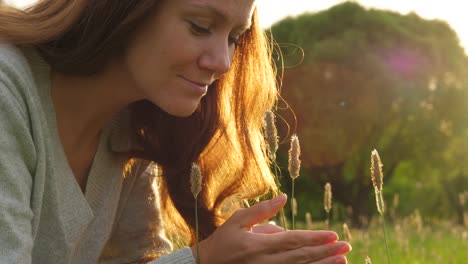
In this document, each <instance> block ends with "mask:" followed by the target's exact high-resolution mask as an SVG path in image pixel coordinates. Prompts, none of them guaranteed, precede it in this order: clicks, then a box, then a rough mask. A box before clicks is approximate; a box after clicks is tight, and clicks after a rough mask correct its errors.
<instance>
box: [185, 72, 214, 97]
mask: <svg viewBox="0 0 468 264" xmlns="http://www.w3.org/2000/svg"><path fill="white" fill-rule="evenodd" d="M179 77H180V78H181V79H182V80H184V81H185V82H186V83H187V84H189V85H188V87H191V88H192V89H191V90H192V91H195V92H196V93H197V95H199V96H200V95H201V96H203V95H205V94H206V93H207V91H208V86H209V85H210V84H211V83H210V82H199V81H193V80H191V79H188V78H185V77H183V76H179Z"/></svg>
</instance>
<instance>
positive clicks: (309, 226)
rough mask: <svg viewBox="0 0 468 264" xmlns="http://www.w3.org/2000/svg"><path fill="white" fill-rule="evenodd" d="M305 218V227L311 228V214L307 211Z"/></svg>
mask: <svg viewBox="0 0 468 264" xmlns="http://www.w3.org/2000/svg"><path fill="white" fill-rule="evenodd" d="M305 220H306V225H307V229H309V230H312V215H311V214H310V213H309V212H307V213H306V214H305Z"/></svg>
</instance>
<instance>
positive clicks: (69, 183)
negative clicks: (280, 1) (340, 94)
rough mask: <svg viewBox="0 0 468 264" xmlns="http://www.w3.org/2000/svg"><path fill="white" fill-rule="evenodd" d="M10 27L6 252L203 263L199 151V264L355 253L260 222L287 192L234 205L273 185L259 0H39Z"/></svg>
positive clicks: (5, 76)
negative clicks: (194, 174)
mask: <svg viewBox="0 0 468 264" xmlns="http://www.w3.org/2000/svg"><path fill="white" fill-rule="evenodd" d="M0 39H2V42H3V44H1V46H0V93H1V94H0V108H1V109H0V110H1V111H0V120H1V122H0V123H1V125H0V142H1V144H0V211H1V212H2V214H1V216H0V262H2V263H96V262H103V263H134V262H146V261H150V260H151V259H155V260H153V261H154V263H194V262H195V258H196V257H194V256H196V254H197V250H194V249H195V248H194V246H193V243H194V226H195V219H194V216H193V210H194V202H195V200H194V197H193V195H192V193H191V192H190V184H189V172H190V169H191V166H192V164H193V163H194V162H197V163H198V164H199V165H200V167H201V170H202V174H203V182H204V183H203V188H202V192H201V193H200V195H199V197H198V200H197V201H198V203H199V204H198V208H199V222H200V223H201V224H200V228H199V233H200V236H201V239H203V241H201V242H200V243H199V252H200V255H199V256H198V257H199V258H200V261H201V263H345V262H346V259H345V257H344V256H343V254H345V253H346V252H348V251H349V250H350V246H349V245H348V244H347V243H344V242H338V241H336V240H337V236H336V234H335V233H333V232H330V231H299V230H298V231H286V232H280V231H282V230H281V229H280V228H279V227H276V226H273V225H257V224H258V223H259V222H261V221H263V220H266V219H268V218H269V217H271V216H273V215H274V214H275V213H276V212H278V211H279V210H280V209H281V207H282V206H284V204H285V202H286V197H285V196H284V195H280V196H278V197H277V198H275V199H273V200H271V201H264V202H260V203H258V204H256V205H254V206H252V207H250V208H248V209H241V210H239V211H237V212H236V213H234V214H233V215H232V216H231V217H230V218H229V219H227V218H228V216H229V215H230V212H232V210H225V207H226V206H225V205H226V204H233V205H236V204H240V201H242V200H245V199H250V198H256V197H259V196H262V195H265V194H266V193H268V192H273V193H275V192H276V191H277V190H276V187H275V184H274V180H273V178H272V175H271V173H270V171H269V168H268V164H269V163H268V160H267V159H266V158H265V155H264V153H265V151H264V146H265V143H264V141H263V137H262V133H261V121H262V116H263V113H264V112H265V111H266V110H267V109H270V108H272V107H273V105H274V103H275V100H276V89H275V81H274V72H273V70H272V66H271V64H270V54H269V50H268V46H267V43H266V41H265V39H264V36H263V33H262V31H261V29H260V28H259V25H258V20H257V14H256V12H255V1H254V0H224V1H217V0H162V1H154V0H139V1H137V0H135V1H113V0H99V1H90V0H70V1H61V0H42V1H39V2H38V3H37V4H36V5H34V6H32V7H30V8H29V9H27V10H26V11H24V12H22V11H15V10H3V11H1V13H0ZM155 164H157V165H155ZM151 172H153V173H151ZM157 175H161V177H158V179H159V180H158V181H156V182H157V183H158V184H159V185H158V186H156V185H155V184H154V183H155V181H154V179H155V176H157ZM158 187H159V188H158ZM158 189H159V190H160V193H158ZM232 207H233V206H230V208H232ZM235 208H239V206H237V207H235ZM226 219H227V220H226ZM162 220H164V221H162ZM225 220H226V221H225ZM166 233H168V234H169V235H170V238H171V240H172V241H185V242H188V243H190V244H191V245H192V247H184V248H182V249H181V250H178V251H175V252H172V253H170V252H171V251H172V245H171V243H170V242H169V240H168V239H166V235H165V234H166ZM187 239H188V240H187ZM162 255H165V256H163V257H160V256H162ZM158 257H159V258H158Z"/></svg>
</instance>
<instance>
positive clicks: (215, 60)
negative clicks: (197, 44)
mask: <svg viewBox="0 0 468 264" xmlns="http://www.w3.org/2000/svg"><path fill="white" fill-rule="evenodd" d="M233 52H234V49H233V47H231V46H230V45H229V44H228V43H227V42H226V41H216V42H215V41H213V43H212V44H211V45H206V46H205V48H204V50H203V52H202V54H201V55H200V57H199V60H198V65H199V67H200V68H202V69H204V70H207V71H211V72H213V73H214V75H215V77H216V78H219V77H220V76H221V75H223V74H225V73H226V72H227V71H229V69H230V68H231V61H232V55H233Z"/></svg>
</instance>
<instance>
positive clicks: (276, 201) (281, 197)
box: [271, 193, 286, 206]
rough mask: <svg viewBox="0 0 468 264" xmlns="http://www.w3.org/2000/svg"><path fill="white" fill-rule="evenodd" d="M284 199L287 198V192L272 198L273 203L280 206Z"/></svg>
mask: <svg viewBox="0 0 468 264" xmlns="http://www.w3.org/2000/svg"><path fill="white" fill-rule="evenodd" d="M284 199H286V194H284V193H282V194H280V195H278V196H276V197H275V198H274V199H273V200H271V205H273V206H278V205H280V204H281V203H283V201H284Z"/></svg>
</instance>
